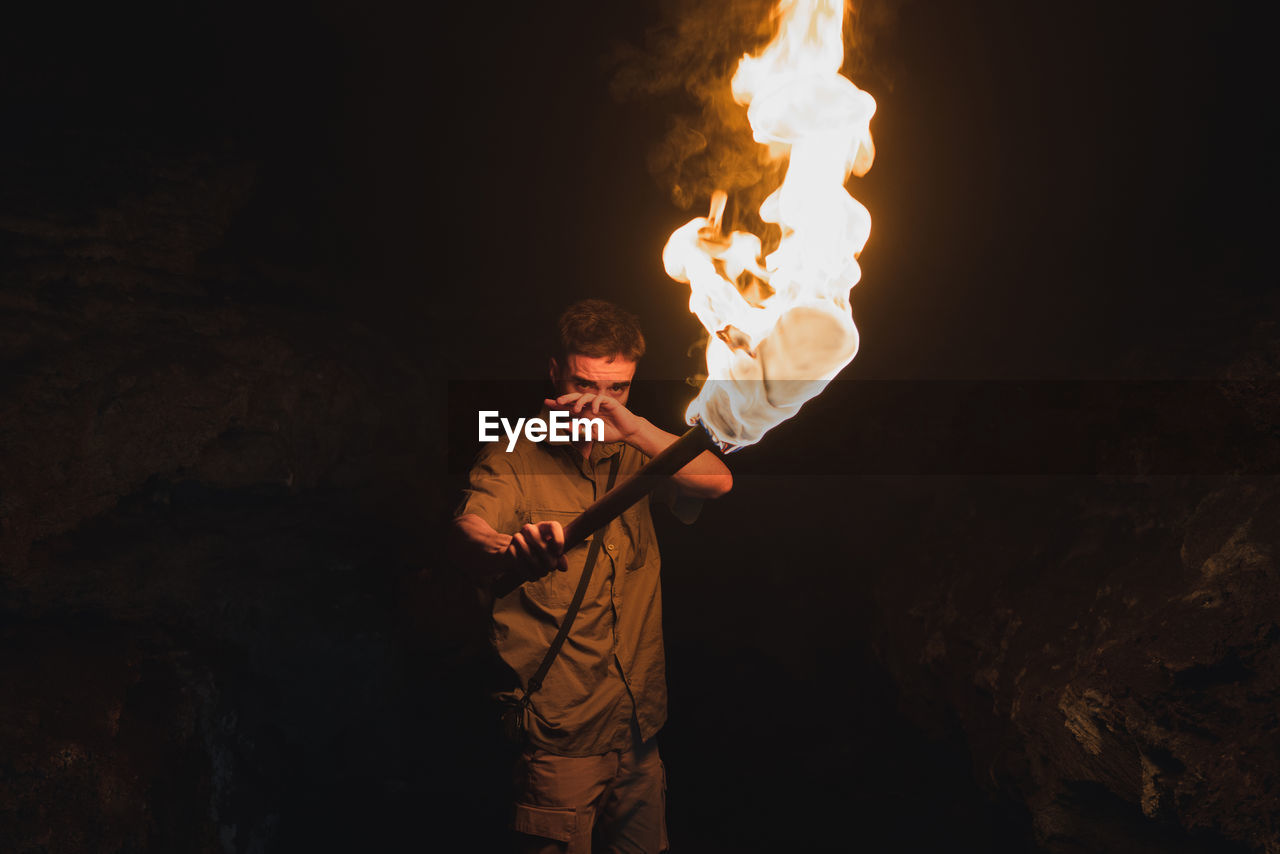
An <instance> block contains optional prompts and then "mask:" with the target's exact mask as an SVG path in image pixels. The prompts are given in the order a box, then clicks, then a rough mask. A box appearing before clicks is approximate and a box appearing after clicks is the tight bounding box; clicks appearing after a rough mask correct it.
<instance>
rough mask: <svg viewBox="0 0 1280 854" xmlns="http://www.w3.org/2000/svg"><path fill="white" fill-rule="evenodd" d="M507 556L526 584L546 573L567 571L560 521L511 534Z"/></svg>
mask: <svg viewBox="0 0 1280 854" xmlns="http://www.w3.org/2000/svg"><path fill="white" fill-rule="evenodd" d="M506 555H507V557H508V558H510V559H511V560H512V561H513V562H514V564H515V567H516V569H515V573H516V574H517V575H519V576H521V577H523V578H524V579H525V580H526V581H537V580H538V579H539V578H542V577H543V576H544V575H546V574H547V573H549V572H553V571H556V570H559V571H560V572H566V571H568V569H569V563H568V561H567V560H565V557H564V526H562V525H561V524H560V523H559V522H556V521H549V522H538V523H536V524H529V525H525V526H524V527H523V528H521V529H520V530H519V531H517V532H516V533H515V534H512V535H511V543H510V545H508V546H507V551H506Z"/></svg>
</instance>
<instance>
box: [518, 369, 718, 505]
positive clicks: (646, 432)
mask: <svg viewBox="0 0 1280 854" xmlns="http://www.w3.org/2000/svg"><path fill="white" fill-rule="evenodd" d="M543 402H544V403H546V404H547V406H549V407H553V408H557V409H568V410H569V411H571V412H572V413H573V414H575V415H579V416H582V417H592V418H596V417H598V418H600V419H601V420H602V421H603V422H604V425H605V434H604V438H605V441H606V442H617V441H623V442H626V443H627V444H628V445H631V446H632V447H633V448H636V449H637V450H639V451H641V452H642V453H644V454H646V455H648V456H649V457H656V456H657V455H658V454H660V453H662V451H664V450H666V448H667V446H668V445H670V444H672V443H673V442H675V441H676V439H678V438H680V437H679V436H677V435H676V434H674V433H668V432H667V431H666V430H663V429H662V428H660V427H658V426H656V425H655V424H653V422H651V421H650V420H649V419H647V418H645V417H643V416H640V415H636V414H635V413H634V412H632V411H631V410H629V409H627V408H626V407H625V406H623V405H622V404H621V403H619V402H618V401H616V400H614V399H613V398H611V397H608V396H606V395H596V394H579V393H576V392H574V393H571V394H565V395H561V396H560V397H558V398H556V399H555V400H550V399H548V400H546V401H543ZM672 480H674V482H675V484H676V485H677V486H678V487H680V491H681V492H682V493H683V494H685V495H687V496H689V497H691V498H719V497H720V496H721V495H724V494H725V493H726V492H728V491H729V490H731V489H733V475H732V474H731V473H730V472H729V468H728V467H727V466H726V465H725V464H724V463H723V462H722V461H721V460H720V458H719V457H718V456H716V455H715V454H713V453H712V452H711V451H703V452H702V453H701V454H699V455H698V456H696V457H694V458H693V460H692V461H691V462H690V463H689V464H688V465H686V466H685V467H684V468H682V469H680V471H678V472H676V473H675V475H673V477H672Z"/></svg>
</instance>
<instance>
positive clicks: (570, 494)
mask: <svg viewBox="0 0 1280 854" xmlns="http://www.w3.org/2000/svg"><path fill="white" fill-rule="evenodd" d="M644 346H645V345H644V336H643V335H642V334H641V332H640V328H639V326H638V324H637V322H636V318H635V317H634V316H633V315H630V314H628V313H627V312H625V311H623V310H621V309H619V308H618V307H617V306H615V305H613V304H611V303H608V302H605V301H603V300H584V301H582V302H579V303H576V304H574V305H573V306H570V307H569V309H568V310H567V311H565V313H564V315H563V316H562V317H561V319H560V323H559V345H558V351H557V353H556V355H555V356H554V357H552V359H551V361H550V374H551V381H552V383H553V384H554V386H555V390H556V395H557V396H556V397H555V398H552V399H547V400H546V401H544V403H545V408H544V411H543V413H542V416H543V418H544V419H545V418H546V417H547V414H548V412H549V411H550V410H551V409H553V408H557V409H566V410H568V411H569V412H571V413H572V417H584V416H586V417H598V418H600V419H601V420H602V421H603V422H604V437H603V441H595V442H590V441H580V442H577V443H561V444H552V443H549V442H542V443H538V442H532V441H529V440H528V439H527V438H525V437H524V436H522V437H521V438H520V439H519V440H518V441H517V443H516V444H515V446H514V447H513V448H512V450H511V451H510V452H508V451H507V450H506V447H507V446H506V443H503V442H498V443H493V444H489V445H486V446H485V448H484V450H483V451H482V452H481V454H480V456H479V458H478V459H477V461H476V463H475V465H474V466H473V468H472V470H471V473H470V487H469V488H468V489H467V493H466V498H465V499H464V501H463V503H462V505H461V507H459V509H458V513H457V517H456V519H455V525H456V527H457V532H458V534H459V542H460V550H461V553H462V555H463V556H464V558H465V560H466V563H467V564H468V566H469V568H470V569H471V570H472V571H473V573H474V574H475V576H476V577H477V578H478V579H479V580H480V581H481V582H482V583H483V584H485V585H487V586H488V587H489V589H490V590H492V591H494V594H495V598H494V602H493V626H492V629H493V635H492V636H493V641H494V644H495V645H496V647H497V649H498V652H499V654H500V655H501V656H502V658H503V659H504V660H505V661H506V662H507V664H509V665H510V666H511V668H512V669H513V670H514V671H515V672H516V674H518V675H519V677H520V685H521V691H520V694H519V696H523V692H524V689H525V687H526V686H527V684H528V680H529V679H530V677H531V676H533V674H534V673H535V672H536V671H537V669H538V666H539V665H540V664H541V663H542V659H543V656H544V655H545V654H546V651H547V648H548V646H549V645H550V643H551V641H552V639H553V638H554V637H555V635H556V632H557V630H558V629H559V626H560V624H561V621H562V619H563V617H564V615H565V613H566V611H567V609H568V603H569V601H570V600H571V599H572V598H573V594H574V591H575V590H576V588H577V587H578V582H579V580H580V579H581V577H582V574H583V565H584V563H585V561H586V555H587V552H588V544H587V543H583V544H581V545H579V546H577V547H575V548H573V549H570V550H569V551H568V552H565V551H564V548H563V547H564V525H565V524H567V523H568V522H569V520H571V519H573V517H574V516H576V515H577V514H578V513H579V512H580V511H582V510H583V509H585V508H586V507H587V506H588V505H589V504H591V503H592V502H593V501H594V500H595V499H597V498H598V497H600V496H601V495H603V494H604V492H605V486H606V484H607V481H608V476H609V471H610V468H611V466H613V465H614V461H615V460H616V462H617V480H618V482H622V481H623V480H625V479H626V478H628V477H630V476H631V475H632V474H634V473H635V471H636V470H638V469H639V468H640V467H641V466H642V465H644V463H645V462H647V461H648V460H649V459H650V458H651V457H653V456H654V455H656V454H657V453H659V452H660V451H662V450H663V449H664V448H666V447H667V446H668V445H670V444H671V443H672V442H674V441H675V440H676V438H677V437H676V436H675V435H674V434H671V433H668V432H666V431H664V430H661V429H659V428H657V427H655V426H654V425H653V424H652V423H650V422H649V421H648V420H646V419H645V418H642V417H641V416H639V415H636V414H635V413H633V412H631V411H630V410H628V409H627V406H626V404H627V399H628V397H629V395H630V391H631V382H632V378H633V377H634V376H635V372H636V364H637V362H638V360H639V359H640V357H641V356H642V355H644ZM732 485H733V478H732V476H731V475H730V474H729V470H728V469H727V468H725V466H724V464H723V463H722V462H721V461H720V459H719V458H718V457H717V456H716V455H715V454H712V453H710V452H706V453H703V454H702V455H700V456H699V457H697V458H696V459H694V460H693V461H692V462H691V463H689V464H688V465H687V466H685V467H684V468H683V469H681V470H680V472H678V473H677V474H676V475H675V477H673V478H672V479H671V481H670V483H669V484H667V485H666V487H665V489H664V490H663V492H665V495H660V494H659V493H657V492H655V493H654V496H655V497H661V498H664V499H665V500H666V501H667V503H668V505H669V506H670V507H671V509H672V511H673V512H674V513H675V514H676V515H677V516H678V517H679V518H681V519H682V520H683V521H685V522H692V521H693V517H694V516H696V515H697V509H698V507H700V504H701V500H702V499H705V498H715V497H718V496H720V495H723V494H725V493H726V492H728V491H729V489H730V488H731V487H732ZM648 504H649V500H648V499H647V498H646V499H644V500H642V501H641V502H640V503H639V504H637V505H635V506H634V507H632V508H631V509H630V510H628V511H626V512H625V513H623V514H622V516H621V517H619V518H618V519H615V520H613V521H612V522H610V523H609V524H608V525H607V526H606V527H605V528H604V529H602V530H601V531H600V532H598V533H597V534H596V536H597V537H601V538H602V539H603V547H602V548H599V551H598V556H597V559H596V562H595V565H594V568H593V570H592V573H591V576H590V581H589V587H588V588H587V592H586V596H585V598H584V599H583V602H582V606H581V609H580V611H579V612H578V615H577V618H576V619H575V621H574V622H573V624H572V630H571V633H570V635H569V638H568V640H567V641H566V642H565V644H564V646H563V647H562V648H561V650H560V652H559V654H558V655H557V656H556V658H555V660H554V663H553V664H552V666H551V669H550V670H549V671H548V673H547V676H546V678H545V680H544V681H543V684H542V687H541V688H540V689H539V690H537V691H536V692H534V693H533V694H532V695H531V697H530V706H529V709H528V711H527V713H526V714H525V729H526V732H527V745H526V747H525V749H524V751H523V753H522V755H521V757H520V759H519V761H518V764H517V769H516V785H517V792H516V808H515V828H516V830H517V832H518V834H519V837H520V839H521V844H522V846H523V848H522V850H524V851H530V852H535V851H536V852H553V851H555V852H569V854H587V852H590V851H591V850H592V840H593V835H594V838H595V843H596V846H597V847H596V849H595V850H597V851H600V850H604V851H644V852H658V851H663V850H666V823H665V791H664V790H665V780H664V771H663V767H662V761H661V759H660V758H659V755H658V750H657V745H656V742H655V738H654V736H655V735H656V734H657V732H658V730H659V729H660V728H661V727H662V725H663V723H664V722H665V720H666V705H667V692H666V677H665V672H664V666H665V665H664V659H663V648H662V599H661V589H660V585H659V557H658V547H657V543H656V542H655V538H654V532H653V521H652V519H651V518H650V515H649V507H648Z"/></svg>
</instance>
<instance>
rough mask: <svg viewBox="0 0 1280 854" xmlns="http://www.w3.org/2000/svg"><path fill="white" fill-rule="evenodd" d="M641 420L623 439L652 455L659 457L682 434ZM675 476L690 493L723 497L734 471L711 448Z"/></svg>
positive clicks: (677, 483)
mask: <svg viewBox="0 0 1280 854" xmlns="http://www.w3.org/2000/svg"><path fill="white" fill-rule="evenodd" d="M638 420H639V421H640V426H639V427H638V428H637V429H636V430H635V431H634V432H632V433H631V434H629V435H627V436H624V437H623V441H625V442H626V443H627V444H629V445H631V446H632V447H634V448H636V449H637V450H640V451H642V452H644V453H645V454H647V455H648V456H650V457H656V456H657V455H658V454H660V453H662V452H663V451H664V450H666V449H667V446H668V445H670V444H672V443H673V442H675V441H676V439H678V438H680V437H679V436H677V435H676V434H674V433H668V432H667V431H666V430H663V429H662V428H660V427H658V426H656V425H654V424H653V422H651V421H649V420H648V419H647V418H640V419H638ZM672 480H674V481H675V483H676V485H677V486H679V487H680V489H681V490H683V491H684V492H685V493H686V494H688V495H692V496H694V497H696V498H719V497H720V496H721V495H724V494H725V493H726V492H728V491H729V490H730V489H732V488H733V475H732V474H730V472H729V469H728V468H727V467H726V466H725V464H724V463H723V462H721V461H720V458H719V457H717V456H716V455H715V454H713V453H712V452H710V451H703V452H702V453H701V454H699V455H698V456H696V457H694V458H693V460H692V461H690V462H689V464H688V465H686V466H685V467H684V468H682V469H680V471H678V472H676V473H675V475H673V476H672Z"/></svg>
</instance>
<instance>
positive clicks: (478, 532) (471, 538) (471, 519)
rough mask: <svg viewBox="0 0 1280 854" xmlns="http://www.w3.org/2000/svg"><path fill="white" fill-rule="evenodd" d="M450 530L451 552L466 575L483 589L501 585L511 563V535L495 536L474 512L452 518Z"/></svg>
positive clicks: (504, 582) (504, 580)
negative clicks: (451, 529) (452, 528)
mask: <svg viewBox="0 0 1280 854" xmlns="http://www.w3.org/2000/svg"><path fill="white" fill-rule="evenodd" d="M453 527H454V535H455V536H454V549H453V551H454V554H455V555H456V558H457V559H458V560H459V561H461V563H462V565H463V568H464V569H465V570H466V572H467V574H468V575H469V576H470V577H471V578H472V579H473V580H474V581H475V582H477V583H478V584H480V585H482V586H484V587H488V588H491V589H493V588H497V587H500V586H505V584H506V582H507V581H508V578H507V576H508V575H509V574H510V572H511V569H512V563H513V561H512V559H511V557H510V555H509V553H508V549H509V547H510V545H511V535H510V534H500V533H498V532H497V531H495V530H494V529H493V528H492V526H490V525H489V523H488V522H486V521H485V520H483V519H481V518H480V517H479V516H477V515H475V514H474V513H469V514H467V515H465V516H459V517H458V518H457V519H454V520H453Z"/></svg>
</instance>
